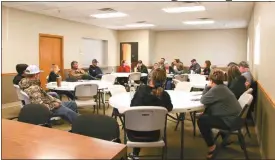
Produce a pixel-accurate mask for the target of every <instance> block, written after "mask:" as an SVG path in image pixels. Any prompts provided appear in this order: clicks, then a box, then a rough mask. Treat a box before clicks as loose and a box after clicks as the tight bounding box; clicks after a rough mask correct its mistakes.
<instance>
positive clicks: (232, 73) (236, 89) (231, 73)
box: [227, 65, 246, 99]
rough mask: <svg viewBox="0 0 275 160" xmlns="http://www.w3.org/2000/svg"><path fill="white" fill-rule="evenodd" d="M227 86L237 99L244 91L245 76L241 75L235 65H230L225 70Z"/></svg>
mask: <svg viewBox="0 0 275 160" xmlns="http://www.w3.org/2000/svg"><path fill="white" fill-rule="evenodd" d="M227 82H228V88H229V89H230V90H231V91H232V92H233V93H234V95H235V97H236V98H237V99H239V98H240V97H241V95H242V94H243V93H244V92H245V91H246V86H245V82H246V78H245V77H244V76H242V74H241V72H240V70H239V67H238V66H237V65H231V66H229V68H228V72H227Z"/></svg>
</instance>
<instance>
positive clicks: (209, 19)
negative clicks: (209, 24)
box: [198, 18, 210, 20]
mask: <svg viewBox="0 0 275 160" xmlns="http://www.w3.org/2000/svg"><path fill="white" fill-rule="evenodd" d="M198 19H199V20H210V18H198Z"/></svg>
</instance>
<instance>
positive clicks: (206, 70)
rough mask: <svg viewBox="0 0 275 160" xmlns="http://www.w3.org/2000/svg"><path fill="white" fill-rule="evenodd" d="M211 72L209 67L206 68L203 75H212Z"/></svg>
mask: <svg viewBox="0 0 275 160" xmlns="http://www.w3.org/2000/svg"><path fill="white" fill-rule="evenodd" d="M210 72H211V69H210V68H208V67H205V68H204V69H203V74H204V75H210Z"/></svg>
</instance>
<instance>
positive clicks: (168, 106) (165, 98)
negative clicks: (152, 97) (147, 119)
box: [162, 91, 173, 112]
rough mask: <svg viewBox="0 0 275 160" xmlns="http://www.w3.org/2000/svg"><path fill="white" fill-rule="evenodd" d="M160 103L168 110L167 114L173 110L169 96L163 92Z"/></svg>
mask: <svg viewBox="0 0 275 160" xmlns="http://www.w3.org/2000/svg"><path fill="white" fill-rule="evenodd" d="M162 101H163V103H164V107H165V108H166V109H167V110H168V112H170V111H172V110H173V104H172V101H171V98H170V95H169V94H168V93H167V92H165V91H164V92H163V95H162Z"/></svg>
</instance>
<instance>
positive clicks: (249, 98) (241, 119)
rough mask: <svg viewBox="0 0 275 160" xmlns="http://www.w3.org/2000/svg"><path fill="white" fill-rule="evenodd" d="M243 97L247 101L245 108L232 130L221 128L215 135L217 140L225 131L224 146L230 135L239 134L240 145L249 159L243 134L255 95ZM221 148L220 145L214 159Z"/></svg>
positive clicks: (222, 144)
mask: <svg viewBox="0 0 275 160" xmlns="http://www.w3.org/2000/svg"><path fill="white" fill-rule="evenodd" d="M242 97H243V98H242ZM242 97H241V98H242V99H245V100H246V101H245V103H244V104H245V105H244V106H242V108H243V109H242V111H241V113H240V115H239V117H238V118H236V121H235V123H234V124H232V126H231V128H230V130H219V132H218V134H217V136H216V137H215V141H216V140H217V139H218V137H219V136H220V135H221V134H222V133H223V134H224V135H225V137H224V138H223V140H222V143H221V146H224V145H226V143H227V140H228V138H229V136H230V135H237V136H238V140H239V142H240V146H241V148H242V150H243V151H244V155H245V158H246V159H248V154H247V151H246V144H245V139H244V135H243V134H242V128H243V127H244V126H245V124H246V118H247V113H248V110H249V107H250V104H251V102H252V100H253V96H252V95H250V94H245V95H243V96H242ZM220 148H221V147H220V146H219V147H217V149H216V151H215V153H214V155H213V156H212V159H214V158H215V157H216V156H217V154H218V151H219V149H220Z"/></svg>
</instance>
